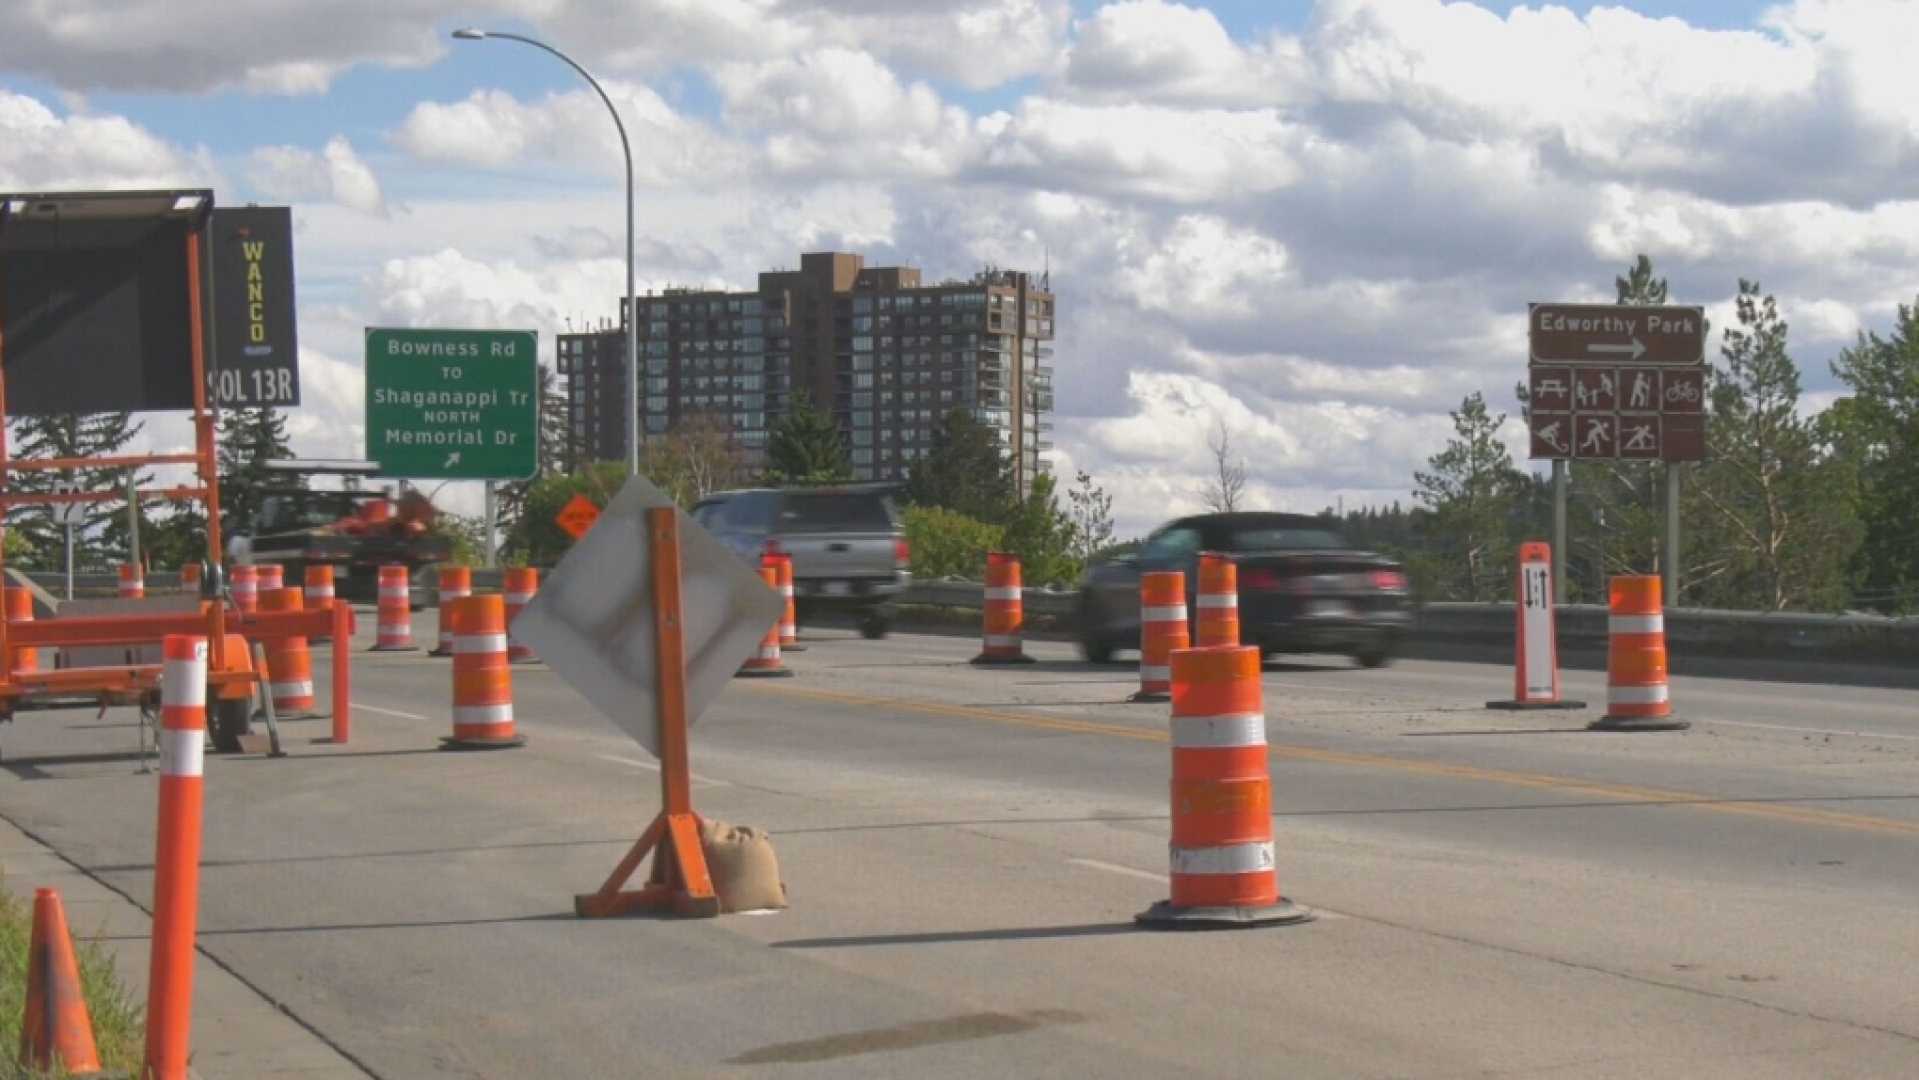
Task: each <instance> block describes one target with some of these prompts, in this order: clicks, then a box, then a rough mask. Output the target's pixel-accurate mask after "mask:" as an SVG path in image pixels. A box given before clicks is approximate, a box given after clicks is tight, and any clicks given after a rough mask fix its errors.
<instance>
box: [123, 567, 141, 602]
mask: <svg viewBox="0 0 1919 1080" xmlns="http://www.w3.org/2000/svg"><path fill="white" fill-rule="evenodd" d="M146 594H147V578H146V574H145V573H144V572H143V571H142V570H141V569H140V564H139V563H131V562H129V563H121V564H120V599H122V600H138V599H140V598H141V597H143V596H145V595H146Z"/></svg>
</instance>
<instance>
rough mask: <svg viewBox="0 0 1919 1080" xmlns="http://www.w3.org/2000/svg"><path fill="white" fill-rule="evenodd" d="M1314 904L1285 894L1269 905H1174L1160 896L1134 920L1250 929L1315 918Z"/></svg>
mask: <svg viewBox="0 0 1919 1080" xmlns="http://www.w3.org/2000/svg"><path fill="white" fill-rule="evenodd" d="M1313 918H1314V915H1313V912H1312V909H1311V908H1304V907H1300V906H1299V905H1298V904H1295V903H1293V902H1292V901H1291V900H1288V899H1286V898H1285V897H1283V896H1282V897H1280V898H1279V903H1277V904H1273V905H1270V906H1268V907H1185V908H1180V907H1174V906H1173V902H1172V901H1171V900H1161V901H1160V902H1159V903H1157V904H1154V905H1153V906H1152V907H1149V908H1147V909H1146V910H1145V911H1142V912H1140V913H1139V914H1138V915H1135V916H1133V921H1134V922H1136V923H1138V924H1140V925H1141V926H1149V927H1152V928H1153V929H1155V930H1250V929H1252V928H1254V927H1258V926H1297V925H1299V924H1300V923H1305V922H1311V921H1313Z"/></svg>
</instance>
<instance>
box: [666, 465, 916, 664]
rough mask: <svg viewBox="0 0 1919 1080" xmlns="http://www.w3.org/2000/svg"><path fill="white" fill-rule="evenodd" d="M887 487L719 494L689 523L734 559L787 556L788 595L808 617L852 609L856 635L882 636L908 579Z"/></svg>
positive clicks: (901, 529)
mask: <svg viewBox="0 0 1919 1080" xmlns="http://www.w3.org/2000/svg"><path fill="white" fill-rule="evenodd" d="M897 490H898V488H897V486H896V485H892V484H856V485H849V486H842V487H816V488H753V489H748V490H742V491H719V492H714V493H713V494H711V495H709V496H707V497H706V498H704V499H702V500H700V502H699V503H697V504H696V505H695V506H694V507H693V519H694V520H695V521H698V522H699V523H700V524H701V525H702V526H704V527H705V528H706V529H707V531H709V532H711V533H712V534H713V535H714V536H716V537H718V538H719V539H720V541H721V542H723V543H724V544H726V546H727V547H729V548H731V549H732V550H733V551H734V552H736V553H738V554H739V556H740V557H741V558H742V559H745V560H747V561H748V562H750V563H752V564H754V565H756V566H757V565H758V564H759V559H760V556H761V555H763V554H769V553H782V552H783V553H785V554H787V555H790V556H792V558H793V593H794V599H795V601H796V603H797V606H798V607H799V609H800V617H801V619H802V621H804V619H805V618H806V615H807V613H808V612H813V611H820V610H824V609H829V608H839V609H845V610H851V611H853V612H854V613H855V614H856V615H857V616H858V619H859V628H860V633H862V634H864V635H866V636H867V637H869V638H879V637H885V636H886V632H887V630H888V629H889V628H890V627H891V625H892V619H893V610H892V604H893V602H894V601H896V600H897V599H898V598H899V595H900V593H902V592H904V591H905V590H906V586H907V585H908V584H909V583H910V582H911V581H912V578H913V575H912V573H911V571H909V570H908V569H907V566H908V563H909V555H910V554H911V553H910V552H909V551H908V550H907V546H906V531H905V528H904V526H903V525H902V524H901V521H900V514H899V508H898V506H897V505H896V504H895V503H894V501H893V495H894V492H895V491H897Z"/></svg>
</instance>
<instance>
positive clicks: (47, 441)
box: [8, 412, 153, 570]
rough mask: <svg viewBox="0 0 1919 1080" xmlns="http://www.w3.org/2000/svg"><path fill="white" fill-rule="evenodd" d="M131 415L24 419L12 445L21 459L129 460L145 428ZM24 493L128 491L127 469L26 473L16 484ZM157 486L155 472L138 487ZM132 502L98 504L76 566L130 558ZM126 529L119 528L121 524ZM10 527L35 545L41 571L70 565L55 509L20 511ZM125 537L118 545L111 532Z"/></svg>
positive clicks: (80, 535) (78, 538)
mask: <svg viewBox="0 0 1919 1080" xmlns="http://www.w3.org/2000/svg"><path fill="white" fill-rule="evenodd" d="M145 426H146V425H145V424H137V423H134V421H133V414H132V413H127V412H112V413H88V414H84V415H79V414H74V413H58V414H48V415H44V416H24V417H20V418H18V419H16V420H13V421H11V428H12V432H11V434H10V436H9V438H8V446H9V447H10V449H11V451H12V456H13V457H15V458H84V457H106V456H113V455H124V454H125V453H126V451H127V447H128V445H129V444H130V443H132V442H133V440H134V439H135V438H136V437H137V436H138V435H139V434H140V432H141V431H142V430H143V429H144V428H145ZM10 482H11V484H12V486H13V487H14V488H15V489H17V490H20V491H23V492H41V493H44V492H49V491H52V490H53V489H54V488H55V487H56V486H58V485H60V484H72V485H73V486H74V487H75V488H76V489H77V490H80V491H110V492H124V491H125V490H126V486H127V470H126V469H123V468H104V469H102V468H82V469H73V470H66V471H59V472H52V471H49V472H26V473H19V474H16V475H15V476H14V477H13V478H12V480H11V481H10ZM152 482H153V477H152V475H151V474H150V473H146V472H141V473H140V474H139V475H138V477H137V479H136V483H137V484H138V485H140V486H143V487H144V486H147V485H149V484H151V483H152ZM125 515H126V502H125V501H124V500H123V499H115V500H107V501H105V502H97V503H93V504H91V505H90V506H89V508H88V510H87V512H86V518H85V522H84V524H82V525H80V526H78V527H76V528H75V529H74V562H75V563H76V564H77V565H81V566H88V567H93V566H102V565H105V564H107V563H110V562H114V561H117V559H116V557H120V556H123V555H124V552H125V546H124V539H123V538H124V534H125V528H126V527H125V524H124V521H125ZM116 518H118V519H119V520H120V522H121V523H120V524H118V525H115V524H114V522H115V519H116ZM8 524H9V526H10V527H11V528H14V529H18V530H19V531H20V532H21V533H22V534H24V538H25V539H26V540H27V542H28V543H29V544H30V545H31V547H32V551H33V559H34V561H33V566H34V568H35V569H42V570H53V569H59V568H62V567H64V566H65V560H66V534H65V531H64V530H63V529H62V527H61V526H59V525H57V524H55V523H54V516H53V508H52V507H51V506H27V507H18V508H15V509H14V510H13V511H12V512H11V513H10V514H9V515H8ZM110 528H111V529H113V530H114V531H115V532H117V533H118V534H119V536H120V537H121V538H122V539H121V540H120V542H119V543H118V544H117V545H116V544H115V542H114V538H113V536H111V535H110V534H109V529H110Z"/></svg>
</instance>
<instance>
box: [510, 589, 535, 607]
mask: <svg viewBox="0 0 1919 1080" xmlns="http://www.w3.org/2000/svg"><path fill="white" fill-rule="evenodd" d="M505 597H506V602H507V603H509V604H519V605H521V606H525V605H527V604H530V603H532V602H533V594H532V593H530V592H510V593H506V594H505Z"/></svg>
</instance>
